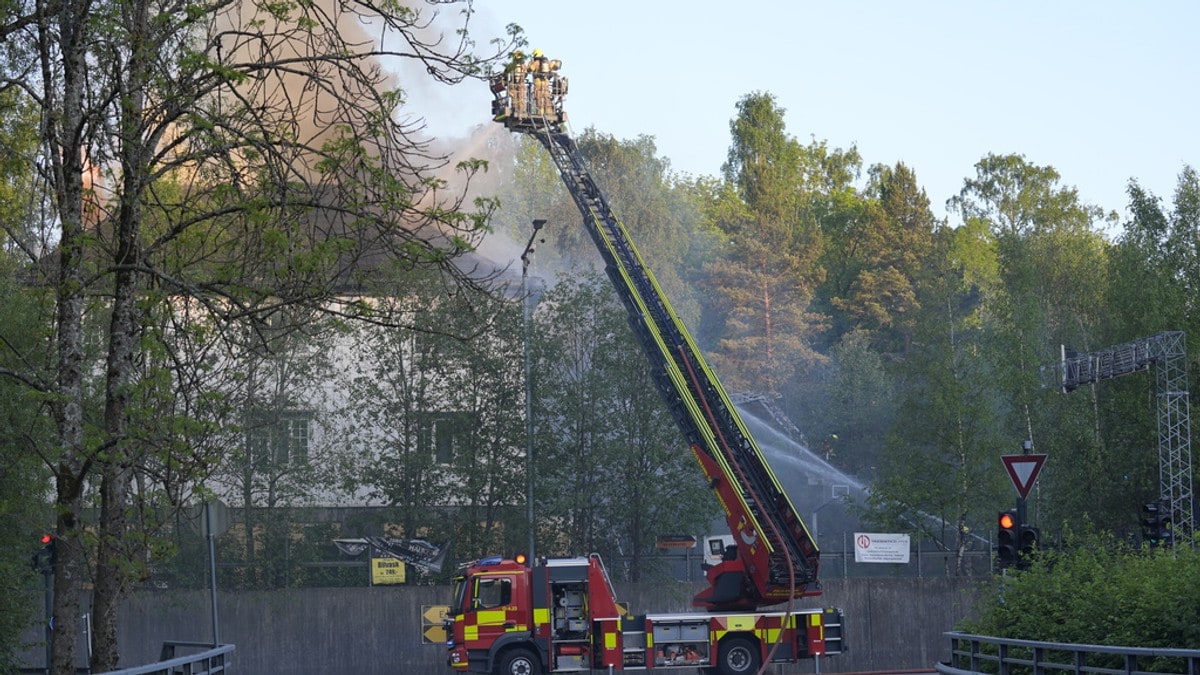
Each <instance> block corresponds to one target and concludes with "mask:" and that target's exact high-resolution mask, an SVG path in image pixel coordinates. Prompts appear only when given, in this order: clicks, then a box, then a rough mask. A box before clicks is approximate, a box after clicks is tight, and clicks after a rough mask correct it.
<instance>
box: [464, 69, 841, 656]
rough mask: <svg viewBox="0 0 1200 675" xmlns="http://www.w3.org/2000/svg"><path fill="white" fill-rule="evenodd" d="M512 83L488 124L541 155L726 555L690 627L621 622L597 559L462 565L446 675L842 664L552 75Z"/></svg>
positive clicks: (762, 465) (779, 503)
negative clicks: (703, 494)
mask: <svg viewBox="0 0 1200 675" xmlns="http://www.w3.org/2000/svg"><path fill="white" fill-rule="evenodd" d="M517 73H518V74H516V75H514V74H513V72H511V71H510V72H509V73H506V74H504V75H501V76H499V77H498V78H496V79H495V80H493V82H492V92H493V94H494V97H495V99H494V101H493V105H492V114H493V116H494V118H495V119H496V121H499V122H502V123H503V124H504V125H505V127H507V128H508V129H509V130H511V131H514V132H518V133H526V134H530V135H532V136H533V137H535V138H536V139H537V140H538V141H539V142H540V143H541V144H542V145H543V146H544V147H545V148H546V150H547V151H549V153H550V156H551V158H552V159H553V161H554V164H555V166H556V167H557V168H558V171H559V175H560V177H561V178H562V181H563V183H564V184H565V185H566V187H567V190H568V192H570V194H571V197H572V199H574V201H575V204H576V206H577V207H578V208H579V211H580V213H581V214H582V215H583V223H584V227H585V228H586V229H587V231H588V234H589V235H590V236H591V238H592V240H593V242H594V243H595V244H596V247H597V249H598V250H599V252H600V255H601V258H602V259H603V261H604V264H605V270H606V272H607V274H608V277H609V279H610V280H611V281H612V282H613V285H614V287H615V288H616V290H617V294H618V295H619V296H620V298H621V300H622V302H623V304H624V305H625V307H626V309H627V310H628V313H629V319H630V323H631V325H632V326H633V329H634V331H633V332H634V334H635V336H636V337H637V339H638V341H639V343H640V344H641V347H642V349H643V351H644V352H645V354H646V356H647V358H648V359H649V361H650V365H651V372H652V373H653V377H654V380H655V383H656V385H657V387H658V389H659V392H660V393H661V394H662V396H663V399H664V400H665V401H666V403H667V406H668V408H669V409H670V410H671V412H672V415H673V416H674V418H675V421H676V423H677V424H678V425H679V428H680V429H681V430H682V432H683V435H684V437H685V439H686V440H687V443H688V445H689V447H690V449H691V451H692V454H693V455H694V456H695V458H696V460H697V462H698V463H699V464H700V469H701V471H702V472H703V474H704V476H705V478H706V479H707V480H708V484H709V486H710V487H711V488H712V490H713V492H714V493H715V495H716V497H717V500H718V502H719V503H720V505H721V507H722V509H723V511H724V514H725V520H726V522H727V523H728V525H729V531H730V533H731V534H732V545H728V546H725V547H724V551H723V552H722V555H721V556H720V557H721V559H720V560H719V561H717V562H715V564H706V565H705V567H706V568H707V569H706V571H705V577H706V579H707V581H708V587H707V588H705V589H704V590H702V591H701V592H700V593H699V594H698V595H696V597H695V598H694V599H693V601H692V602H693V605H695V606H696V607H698V608H700V609H701V610H702V611H698V612H694V613H672V614H645V615H633V614H630V613H629V612H628V610H627V608H626V607H624V606H623V605H621V604H619V603H618V602H617V600H616V596H615V594H614V592H613V587H612V584H611V582H610V581H609V578H608V573H607V572H606V570H605V568H604V565H603V563H602V561H601V560H600V557H599V556H598V555H595V554H593V555H591V556H588V557H586V558H567V559H544V560H538V561H526V560H524V559H523V558H521V557H520V556H517V557H514V558H513V559H505V558H501V557H495V558H486V559H481V560H476V561H474V562H471V563H467V564H466V565H464V566H463V567H462V568H461V570H460V574H459V575H458V576H457V577H456V579H455V593H454V599H453V602H452V604H451V605H450V609H449V613H448V618H447V619H446V628H447V635H448V636H449V640H448V648H449V655H448V662H449V665H450V666H451V667H452V668H454V669H455V670H457V671H459V672H474V673H496V674H497V675H531V674H532V673H558V672H578V671H589V670H600V671H602V672H609V671H617V670H649V671H653V670H670V669H683V668H691V669H696V668H700V669H701V670H703V671H704V672H706V673H714V674H715V675H745V674H749V673H755V672H757V671H758V670H759V668H760V667H761V666H762V665H763V664H766V663H773V662H795V661H799V660H802V659H819V658H821V657H823V656H827V655H832V654H838V653H841V652H842V651H844V649H845V644H844V640H843V634H842V614H841V611H840V610H838V609H825V608H818V609H798V608H796V607H794V606H793V601H794V600H795V599H796V598H800V597H803V596H806V595H818V594H819V593H820V591H819V589H818V588H817V567H818V562H819V557H820V552H819V550H818V548H817V545H816V541H815V540H814V539H813V537H812V535H811V534H810V533H809V531H808V528H807V527H806V526H805V524H804V521H803V520H802V519H801V518H800V516H799V514H798V512H797V511H796V508H795V506H793V504H792V502H791V499H790V498H789V497H788V495H787V493H786V492H785V491H784V489H783V488H782V487H781V486H780V484H779V481H778V479H777V478H776V477H775V474H774V472H773V471H772V470H771V467H770V465H769V464H768V463H767V461H766V460H765V458H764V456H763V454H762V451H761V450H760V449H759V447H758V445H757V443H755V441H754V438H753V437H752V436H751V434H750V432H749V431H748V430H747V427H746V425H745V423H744V422H743V420H742V418H741V416H740V414H739V413H738V411H737V409H736V407H735V406H734V404H733V402H732V400H731V399H730V397H729V395H728V394H727V393H726V391H725V389H724V388H723V387H722V386H721V383H720V381H719V380H718V379H717V377H716V374H715V373H714V372H713V371H712V370H711V369H710V368H709V367H708V365H707V364H706V363H705V361H704V358H703V356H702V355H701V352H700V350H699V348H698V347H697V346H696V344H695V342H694V341H693V340H692V338H691V336H690V334H689V333H688V331H687V329H686V328H685V327H684V324H683V322H682V321H681V320H680V319H679V317H678V316H677V315H676V313H675V311H674V310H673V309H672V307H671V305H670V302H669V301H668V300H667V297H666V295H665V294H664V293H663V291H662V288H661V287H660V286H659V284H658V282H657V281H656V280H655V279H654V275H653V274H652V273H651V271H650V270H649V268H647V267H646V265H645V264H644V261H643V260H642V257H641V255H640V254H639V253H638V251H637V248H636V247H635V246H634V243H633V240H632V239H631V238H630V236H629V233H628V231H626V229H625V226H624V225H622V224H621V222H620V221H619V220H618V219H617V217H616V216H615V215H614V213H613V212H612V209H610V208H609V205H608V200H607V199H606V198H605V196H604V193H603V192H602V191H601V190H600V188H599V186H598V185H597V184H596V183H595V181H594V180H593V179H592V177H591V174H590V173H589V172H588V170H587V167H586V165H585V162H584V160H583V157H582V155H581V154H580V153H579V150H578V148H577V147H576V145H575V143H574V141H573V140H572V139H571V137H570V136H569V134H568V133H567V132H566V114H565V112H564V111H563V108H562V98H563V95H564V94H565V93H566V89H567V88H566V80H565V78H564V79H559V75H558V73H557V68H554V69H553V70H552V71H550V72H548V73H543V75H544V76H545V77H548V78H550V80H551V81H550V82H549V86H547V84H546V83H538V84H540V85H541V86H540V91H541V92H542V93H541V94H539V95H537V96H535V95H534V89H533V88H532V87H530V86H529V85H530V84H531V83H530V82H529V81H527V80H525V77H526V76H525V75H523V74H519V73H520V71H517ZM546 91H549V92H550V93H551V95H550V97H549V98H548V99H547V98H546V96H545V93H544V92H546ZM514 97H528V99H526V100H523V101H521V100H514ZM784 603H786V605H785V607H784V608H783V609H782V610H778V609H776V610H768V609H767V608H771V607H775V606H778V605H781V604H784Z"/></svg>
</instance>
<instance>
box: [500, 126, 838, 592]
mask: <svg viewBox="0 0 1200 675" xmlns="http://www.w3.org/2000/svg"><path fill="white" fill-rule="evenodd" d="M500 119H501V121H503V122H504V123H505V126H507V127H508V128H509V129H511V130H514V131H519V132H522V133H529V134H531V135H533V136H534V137H535V138H537V139H538V141H540V142H541V144H542V145H543V146H545V148H546V149H547V150H548V151H549V152H550V156H551V158H552V159H553V161H554V164H555V166H557V167H558V170H559V174H560V176H561V178H562V180H563V183H564V184H565V185H566V187H567V190H568V192H570V193H571V197H572V198H573V199H574V200H575V204H576V205H577V206H578V207H579V211H580V213H581V214H582V215H583V222H584V226H585V227H586V228H587V231H588V234H589V235H590V236H591V237H592V240H593V241H594V242H595V244H596V247H597V249H599V251H600V255H601V257H602V258H603V260H604V262H605V271H606V272H607V274H608V276H609V278H610V279H611V280H612V282H613V285H614V287H615V288H616V290H617V294H618V295H619V296H620V298H621V301H622V302H623V303H624V305H625V307H626V309H627V310H628V312H629V319H630V324H631V325H632V327H633V331H634V333H635V335H636V336H637V339H638V341H639V342H640V343H641V346H642V348H643V350H644V351H645V352H646V355H647V357H648V358H649V359H650V362H651V364H652V366H653V367H652V372H653V376H654V379H655V382H656V384H657V386H658V389H659V391H660V392H661V393H662V395H663V398H664V400H665V401H666V402H667V405H668V407H669V408H670V410H671V413H672V414H673V415H674V417H675V420H676V422H677V423H678V424H679V427H680V429H681V430H682V431H683V434H684V436H685V437H686V439H687V441H688V443H689V444H690V445H691V448H692V451H693V452H694V453H695V455H696V458H697V460H698V461H699V462H700V464H701V467H702V469H703V470H704V472H705V474H706V476H707V477H708V479H709V484H710V487H712V489H713V490H714V491H716V492H717V495H718V498H719V499H720V501H721V503H722V506H724V509H725V514H726V520H727V521H728V523H729V528H730V531H731V532H732V533H733V535H734V538H735V540H736V542H737V546H738V556H737V558H738V560H737V562H736V565H734V564H731V565H730V566H729V569H730V570H731V571H734V570H736V572H734V573H733V574H730V575H729V576H728V577H726V578H725V579H724V580H723V581H720V582H716V581H714V586H713V588H710V589H708V590H707V591H705V592H704V593H701V594H700V595H699V596H697V598H696V604H699V605H702V606H707V607H710V608H713V609H731V608H737V609H745V608H750V607H757V606H767V605H772V604H778V603H780V602H784V601H786V600H788V599H790V598H792V597H798V596H800V595H803V594H805V591H806V588H807V587H808V585H810V584H814V583H815V582H816V580H817V567H818V560H819V556H820V552H819V551H818V549H817V546H816V542H815V541H814V540H813V538H812V536H811V535H810V534H809V532H808V529H807V527H806V526H805V525H804V522H803V520H801V518H800V516H799V515H798V513H797V512H796V508H795V507H794V506H793V505H792V503H791V500H790V499H789V498H788V495H787V493H786V492H785V491H784V490H783V488H782V487H781V486H780V484H779V481H778V479H777V478H776V477H775V474H774V472H772V470H771V467H770V465H768V464H767V462H766V460H765V459H764V457H763V454H762V452H761V450H760V449H759V448H758V445H757V444H756V443H755V442H754V439H753V437H752V436H751V435H750V432H749V431H748V430H747V428H746V425H745V423H744V422H743V420H742V419H741V416H740V415H739V414H738V412H737V409H736V408H735V407H734V405H733V403H732V402H731V400H730V398H729V396H728V395H727V394H726V392H725V390H724V388H723V387H722V386H721V384H720V382H719V381H718V379H717V377H716V375H715V374H714V373H713V372H712V371H711V370H710V369H709V367H708V365H707V364H706V363H705V361H704V358H703V356H702V355H701V352H700V350H699V349H698V348H697V347H696V344H695V343H694V342H693V340H692V338H691V336H690V335H689V333H688V331H687V329H686V328H685V326H684V325H683V322H682V321H681V320H680V319H679V317H678V316H677V315H676V314H675V312H674V310H673V309H672V308H671V305H670V303H669V302H668V300H667V297H666V295H665V294H664V293H663V290H662V288H661V287H660V286H659V285H658V282H657V281H656V280H655V278H654V275H653V273H652V272H651V271H650V269H649V268H647V267H646V265H645V262H644V261H643V260H642V257H641V255H640V254H639V253H638V251H637V249H636V247H635V246H634V244H633V241H632V239H631V238H630V236H629V233H628V232H627V231H626V229H625V226H624V225H622V224H621V222H620V221H619V220H618V219H617V217H616V216H615V215H614V214H613V212H612V209H611V208H609V205H608V202H607V200H606V199H605V197H604V193H603V192H602V191H601V190H600V188H599V186H597V185H596V183H595V181H594V180H592V177H591V174H590V173H589V172H588V170H587V167H586V166H585V164H584V161H583V158H582V156H581V155H580V153H579V150H578V148H577V147H576V145H575V143H574V142H573V141H572V140H571V138H570V137H569V136H568V135H567V134H566V133H565V132H563V131H562V121H563V120H564V119H565V116H559V117H556V118H554V119H547V118H542V117H525V118H514V117H511V116H506V117H501V118H500ZM712 576H713V575H711V574H710V579H711V578H712ZM815 592H819V591H815V590H814V591H810V593H815Z"/></svg>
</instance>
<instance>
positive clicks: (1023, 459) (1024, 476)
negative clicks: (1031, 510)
mask: <svg viewBox="0 0 1200 675" xmlns="http://www.w3.org/2000/svg"><path fill="white" fill-rule="evenodd" d="M1000 459H1002V460H1004V468H1005V469H1008V477H1009V478H1011V479H1012V483H1013V487H1015V488H1017V494H1019V495H1021V499H1025V498H1026V497H1028V496H1029V489H1030V488H1032V487H1033V483H1034V482H1035V481H1036V480H1037V477H1038V473H1039V472H1040V471H1041V470H1042V465H1043V464H1045V463H1046V456H1045V455H1001V456H1000Z"/></svg>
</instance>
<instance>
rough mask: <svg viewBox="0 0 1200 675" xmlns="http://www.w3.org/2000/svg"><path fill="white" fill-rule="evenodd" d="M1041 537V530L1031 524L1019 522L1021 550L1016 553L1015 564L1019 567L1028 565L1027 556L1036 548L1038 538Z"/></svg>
mask: <svg viewBox="0 0 1200 675" xmlns="http://www.w3.org/2000/svg"><path fill="white" fill-rule="evenodd" d="M1041 538H1042V531H1041V530H1039V529H1038V528H1036V527H1034V526H1032V525H1026V524H1025V523H1021V550H1020V551H1019V552H1018V553H1017V555H1018V558H1017V564H1018V566H1019V567H1021V569H1025V568H1026V567H1028V566H1029V558H1030V556H1032V555H1033V552H1034V551H1036V550H1037V547H1038V540H1039V539H1041Z"/></svg>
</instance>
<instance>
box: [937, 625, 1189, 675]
mask: <svg viewBox="0 0 1200 675" xmlns="http://www.w3.org/2000/svg"><path fill="white" fill-rule="evenodd" d="M945 635H946V637H948V638H950V662H949V663H939V664H937V665H936V666H935V667H936V669H937V671H938V672H939V673H941V674H942V675H979V674H984V675H1047V673H1049V672H1051V671H1062V672H1069V673H1074V674H1075V675H1085V674H1095V675H1200V649H1157V648H1153V647H1107V646H1104V645H1081V644H1069V643H1064V642H1038V641H1035V640H1013V639H1009V638H998V637H989V636H986V635H971V634H969V633H960V632H953V631H952V632H949V633H946V634H945Z"/></svg>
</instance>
